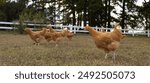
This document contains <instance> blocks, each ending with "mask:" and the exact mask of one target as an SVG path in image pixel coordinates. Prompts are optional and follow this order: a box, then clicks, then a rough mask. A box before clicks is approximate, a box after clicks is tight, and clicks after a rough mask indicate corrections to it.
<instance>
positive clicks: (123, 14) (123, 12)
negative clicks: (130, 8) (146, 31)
mask: <svg viewBox="0 0 150 83" xmlns="http://www.w3.org/2000/svg"><path fill="white" fill-rule="evenodd" d="M125 3H126V2H125V0H123V8H122V21H121V26H122V29H124V21H125Z"/></svg>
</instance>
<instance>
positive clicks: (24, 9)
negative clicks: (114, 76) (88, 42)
mask: <svg viewBox="0 0 150 83" xmlns="http://www.w3.org/2000/svg"><path fill="white" fill-rule="evenodd" d="M122 1H124V2H122ZM29 2H32V4H28V3H29ZM136 2H137V0H16V1H10V0H0V21H14V20H18V19H19V21H20V20H21V19H24V20H23V22H26V21H27V22H34V23H45V22H46V21H47V20H48V21H50V22H54V23H55V22H56V20H58V19H56V18H57V17H62V19H59V20H60V21H59V22H61V23H62V24H66V25H67V24H73V25H74V24H76V25H81V23H82V22H84V25H85V24H86V23H87V21H88V24H89V25H91V26H105V27H110V22H112V21H116V22H121V24H122V25H125V26H126V25H130V26H131V27H133V28H134V27H137V26H138V24H139V23H142V24H143V25H145V27H146V28H149V27H150V11H149V8H150V7H149V6H150V2H145V3H144V4H143V6H142V7H138V6H137V5H136ZM110 3H111V4H110ZM123 3H124V5H123ZM115 4H118V5H119V6H120V7H121V8H122V10H123V11H122V10H121V11H122V12H121V13H117V12H116V10H114V7H115ZM47 5H48V6H47ZM122 5H123V6H124V7H123V6H122ZM46 6H47V7H46ZM56 11H57V12H56ZM111 12H115V14H117V15H118V16H119V17H118V18H114V17H112V15H111ZM135 13H136V14H135ZM21 16H24V17H21Z"/></svg>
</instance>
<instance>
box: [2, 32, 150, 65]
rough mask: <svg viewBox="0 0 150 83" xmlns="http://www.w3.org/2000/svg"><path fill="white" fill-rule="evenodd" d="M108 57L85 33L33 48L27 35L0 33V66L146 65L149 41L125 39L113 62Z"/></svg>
mask: <svg viewBox="0 0 150 83" xmlns="http://www.w3.org/2000/svg"><path fill="white" fill-rule="evenodd" d="M112 54H113V53H110V54H109V55H108V58H107V59H105V53H104V51H103V50H100V49H98V48H96V46H95V44H94V42H93V40H92V37H91V36H90V35H89V34H80V33H77V34H76V35H75V36H74V38H73V40H72V41H69V40H68V39H66V38H65V39H64V40H63V41H62V42H60V44H59V45H58V47H55V43H54V42H53V41H51V42H50V43H48V42H46V41H45V40H44V39H43V41H42V42H41V44H40V45H39V46H36V45H33V42H32V40H31V39H30V38H29V36H28V35H27V34H24V35H20V34H17V33H13V32H8V31H0V66H150V38H147V37H142V36H137V37H130V36H127V37H125V38H124V39H123V40H122V41H121V45H120V47H119V49H118V50H117V57H116V61H115V62H114V63H113V60H112Z"/></svg>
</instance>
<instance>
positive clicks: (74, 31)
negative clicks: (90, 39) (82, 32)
mask: <svg viewBox="0 0 150 83" xmlns="http://www.w3.org/2000/svg"><path fill="white" fill-rule="evenodd" d="M72 27H73V28H74V30H73V33H74V34H76V27H75V26H72Z"/></svg>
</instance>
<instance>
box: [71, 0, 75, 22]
mask: <svg viewBox="0 0 150 83" xmlns="http://www.w3.org/2000/svg"><path fill="white" fill-rule="evenodd" d="M75 13H76V11H75V0H72V15H73V25H76V14H75Z"/></svg>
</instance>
